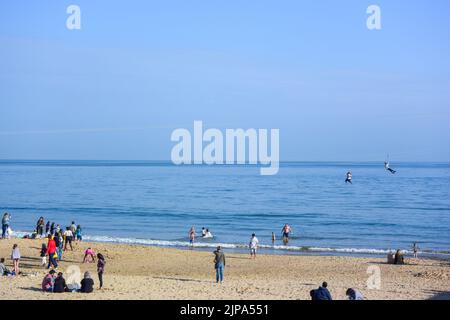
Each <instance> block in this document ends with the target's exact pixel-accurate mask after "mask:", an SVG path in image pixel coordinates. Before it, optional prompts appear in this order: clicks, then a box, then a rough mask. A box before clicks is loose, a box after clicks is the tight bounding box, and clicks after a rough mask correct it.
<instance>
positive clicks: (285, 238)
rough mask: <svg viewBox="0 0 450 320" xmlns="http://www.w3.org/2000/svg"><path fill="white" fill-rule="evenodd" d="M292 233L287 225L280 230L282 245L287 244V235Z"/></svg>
mask: <svg viewBox="0 0 450 320" xmlns="http://www.w3.org/2000/svg"><path fill="white" fill-rule="evenodd" d="M291 232H292V228H291V226H290V225H288V224H287V223H286V224H285V225H284V226H283V228H282V229H281V233H282V237H283V243H284V245H287V244H288V242H289V234H290V233H291Z"/></svg>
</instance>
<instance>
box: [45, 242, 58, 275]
mask: <svg viewBox="0 0 450 320" xmlns="http://www.w3.org/2000/svg"><path fill="white" fill-rule="evenodd" d="M47 254H48V265H47V269H50V267H51V266H53V268H55V269H56V268H58V262H56V259H55V256H57V254H56V242H55V240H53V237H52V236H51V235H48V242H47Z"/></svg>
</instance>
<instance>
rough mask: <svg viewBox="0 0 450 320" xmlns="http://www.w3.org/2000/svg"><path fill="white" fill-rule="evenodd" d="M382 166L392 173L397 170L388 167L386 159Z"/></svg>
mask: <svg viewBox="0 0 450 320" xmlns="http://www.w3.org/2000/svg"><path fill="white" fill-rule="evenodd" d="M384 168H385V169H386V170H387V171H389V172H390V173H392V174H394V173H396V172H397V171H395V170H393V169H391V168H390V167H389V162H387V161H385V162H384Z"/></svg>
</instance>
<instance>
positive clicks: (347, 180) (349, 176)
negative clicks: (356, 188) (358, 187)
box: [345, 171, 353, 184]
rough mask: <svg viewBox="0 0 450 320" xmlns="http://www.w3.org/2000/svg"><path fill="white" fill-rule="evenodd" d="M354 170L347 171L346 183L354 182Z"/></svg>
mask: <svg viewBox="0 0 450 320" xmlns="http://www.w3.org/2000/svg"><path fill="white" fill-rule="evenodd" d="M352 176H353V175H352V172H351V171H349V172H347V178H346V179H345V183H350V184H352Z"/></svg>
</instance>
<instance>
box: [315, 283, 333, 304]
mask: <svg viewBox="0 0 450 320" xmlns="http://www.w3.org/2000/svg"><path fill="white" fill-rule="evenodd" d="M327 287H328V284H327V283H326V282H324V283H322V286H321V287H319V288H318V289H316V290H311V291H310V292H309V294H310V296H311V300H333V299H332V298H331V294H330V291H328V289H327Z"/></svg>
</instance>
